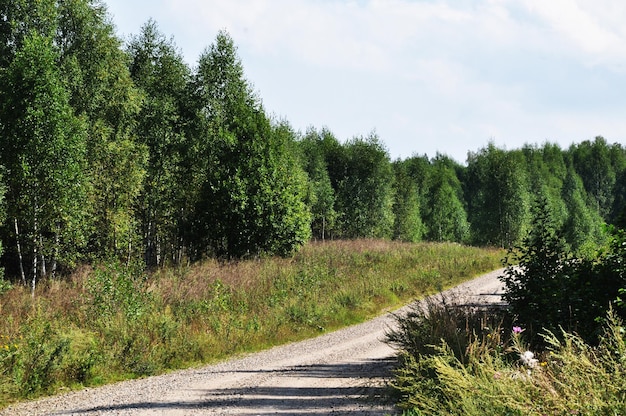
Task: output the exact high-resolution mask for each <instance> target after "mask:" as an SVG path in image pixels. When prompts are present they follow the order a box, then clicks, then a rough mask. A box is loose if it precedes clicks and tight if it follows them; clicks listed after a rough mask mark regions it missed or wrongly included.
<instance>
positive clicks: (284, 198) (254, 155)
mask: <svg viewBox="0 0 626 416" xmlns="http://www.w3.org/2000/svg"><path fill="white" fill-rule="evenodd" d="M196 84H197V90H198V97H199V103H200V104H201V108H200V110H199V111H200V112H201V113H202V114H204V115H205V123H206V125H207V126H208V129H207V136H206V139H205V144H204V146H206V147H205V148H204V149H203V151H204V152H205V154H206V155H208V156H209V161H210V163H209V164H208V165H207V166H206V171H205V172H202V174H203V175H204V179H203V183H202V185H201V188H200V193H199V197H198V201H197V206H196V212H197V220H196V221H197V225H196V228H197V229H196V230H195V232H196V233H197V237H196V241H195V242H194V243H195V244H196V251H197V255H198V256H200V255H202V254H213V255H216V256H218V257H222V258H223V257H233V258H237V257H254V256H259V255H263V254H269V255H272V254H279V255H287V254H290V253H292V252H293V251H294V250H296V249H297V248H298V247H300V246H301V245H302V244H303V243H304V242H305V241H306V240H307V239H308V238H309V235H310V218H309V213H308V210H307V207H306V205H305V203H304V200H305V197H306V177H305V175H304V174H303V172H302V170H301V168H300V166H299V165H297V163H296V159H295V158H294V157H293V155H292V154H291V153H290V150H289V146H288V142H289V141H290V140H293V134H292V132H291V129H290V128H289V127H288V126H287V125H284V124H283V125H278V126H272V125H271V124H270V122H269V120H268V119H267V117H266V116H265V114H264V112H263V108H262V106H261V104H260V103H259V100H258V99H257V97H256V96H255V95H254V94H253V93H252V91H251V89H250V87H249V86H248V83H247V82H246V80H245V79H244V78H243V69H242V66H241V62H240V60H239V57H238V56H237V53H236V48H235V45H234V43H233V41H232V39H231V38H230V36H229V35H228V34H227V33H225V32H220V33H219V34H218V36H217V39H216V43H215V44H214V45H212V46H211V47H210V48H208V49H207V50H206V51H205V53H204V54H203V55H202V56H201V57H200V61H199V68H198V74H197V80H196ZM215 166H219V169H215ZM217 213H219V215H218V214H217Z"/></svg>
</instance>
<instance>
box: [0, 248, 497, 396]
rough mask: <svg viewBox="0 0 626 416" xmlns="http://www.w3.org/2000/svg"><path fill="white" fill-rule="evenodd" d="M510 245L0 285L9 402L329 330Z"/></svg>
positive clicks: (454, 278)
mask: <svg viewBox="0 0 626 416" xmlns="http://www.w3.org/2000/svg"><path fill="white" fill-rule="evenodd" d="M503 254H504V253H503V252H502V251H499V250H491V249H479V248H473V247H465V246H461V245H458V244H426V243H423V244H405V243H399V242H389V241H379V240H358V241H334V242H326V243H311V244H309V245H307V246H306V247H304V248H303V249H302V250H301V251H300V252H299V253H298V254H297V255H296V256H294V257H293V258H287V259H285V258H269V259H261V260H255V261H242V262H233V263H226V264H224V263H218V262H215V261H205V262H203V263H200V264H195V265H192V266H189V267H183V268H170V269H163V270H159V271H156V272H154V273H150V274H147V273H145V272H144V271H143V270H141V269H140V268H137V267H127V266H123V265H120V264H103V265H98V266H94V267H93V268H92V267H84V268H83V269H81V270H80V271H78V272H76V273H74V274H73V275H72V276H70V277H69V278H67V279H64V280H55V281H48V282H45V284H42V285H40V288H39V289H38V292H37V293H36V296H35V297H34V298H32V297H31V296H30V294H29V292H28V290H27V289H26V288H22V287H14V288H12V289H10V290H8V291H6V292H5V293H3V294H2V295H0V314H1V315H2V317H3V319H2V321H1V322H0V407H2V406H6V405H8V404H10V403H11V402H14V401H17V400H22V399H28V398H34V397H38V396H41V395H46V394H54V393H56V392H59V391H62V390H64V389H68V388H69V389H72V388H80V387H82V386H92V385H98V384H103V383H108V382H113V381H118V380H122V379H128V378H133V377H142V376H149V375H154V374H159V373H163V372H166V371H168V370H172V369H178V368H184V367H189V366H195V365H199V364H203V363H208V362H213V361H216V360H220V359H223V358H225V357H229V356H232V355H235V354H238V353H241V352H249V351H256V350H260V349H264V348H267V347H270V346H273V345H278V344H281V343H285V342H290V341H295V340H299V339H303V338H306V337H311V336H315V335H318V334H320V333H322V332H325V331H330V330H333V329H336V328H339V327H342V326H346V325H349V324H353V323H356V322H361V321H363V320H365V319H367V318H370V317H372V316H374V315H377V314H379V313H381V312H382V311H385V310H389V309H391V308H395V307H398V306H400V305H402V304H405V303H407V302H408V301H410V300H413V299H414V298H416V297H421V296H424V295H427V294H431V293H435V292H436V291H438V290H441V289H444V288H447V287H450V286H453V285H455V284H457V283H460V282H461V281H464V280H467V279H469V278H471V277H473V276H476V275H478V274H480V273H482V272H485V271H489V270H493V269H495V268H497V267H499V266H500V264H501V263H500V261H501V258H502V256H503Z"/></svg>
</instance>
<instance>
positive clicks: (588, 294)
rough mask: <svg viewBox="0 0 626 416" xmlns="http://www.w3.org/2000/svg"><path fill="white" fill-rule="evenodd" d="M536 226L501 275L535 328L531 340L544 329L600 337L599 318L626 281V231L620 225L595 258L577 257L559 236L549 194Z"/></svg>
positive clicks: (517, 309) (515, 308)
mask: <svg viewBox="0 0 626 416" xmlns="http://www.w3.org/2000/svg"><path fill="white" fill-rule="evenodd" d="M532 225H533V226H532V230H531V232H530V233H529V235H528V236H527V237H526V238H525V239H524V241H523V244H522V246H521V247H518V248H517V249H516V250H515V251H512V252H510V255H512V258H510V259H508V260H507V264H508V267H507V269H506V272H505V275H504V276H502V278H501V279H502V281H503V282H504V284H505V294H504V298H505V300H506V301H507V302H508V303H509V305H510V307H511V311H512V313H514V314H515V315H516V316H517V317H518V319H519V321H520V322H521V323H522V324H523V325H525V326H527V327H528V328H529V330H530V340H531V341H535V340H537V334H538V333H539V332H540V330H541V329H542V328H547V329H548V330H550V331H552V332H556V333H558V330H559V328H561V327H563V328H565V329H567V330H570V331H576V333H578V334H579V335H580V336H581V337H582V338H583V339H585V340H586V341H587V342H590V343H594V342H596V341H597V339H596V337H597V335H598V331H599V324H598V321H599V320H600V319H601V318H602V317H603V316H604V315H605V313H606V311H607V309H608V308H609V307H610V306H611V304H612V303H613V302H614V301H615V300H616V299H617V298H618V295H619V289H620V288H623V287H624V286H625V282H626V275H625V274H624V272H623V265H622V262H623V260H624V248H623V241H624V234H623V232H622V231H619V230H614V231H613V238H612V241H611V243H610V245H609V246H608V248H607V249H606V251H605V252H602V253H600V254H599V255H596V256H595V258H577V257H575V256H574V255H573V254H572V252H571V251H569V250H568V249H567V246H566V245H565V244H564V240H563V239H562V238H560V237H559V236H558V234H557V231H556V227H555V226H554V223H553V221H552V219H551V215H550V211H549V206H548V203H547V201H546V200H545V199H540V200H539V201H538V203H537V205H536V206H535V208H534V218H533V223H532Z"/></svg>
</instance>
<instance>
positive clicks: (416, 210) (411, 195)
mask: <svg viewBox="0 0 626 416" xmlns="http://www.w3.org/2000/svg"><path fill="white" fill-rule="evenodd" d="M393 170H394V178H395V180H394V195H395V198H394V204H393V216H394V224H393V235H392V237H393V238H394V239H395V240H400V241H409V242H417V241H420V240H421V239H422V236H423V234H424V224H423V222H422V217H421V208H420V197H419V190H418V188H417V184H416V183H415V182H414V181H413V180H412V178H411V177H410V176H409V174H408V171H407V166H406V164H404V163H402V162H401V161H396V162H394V163H393Z"/></svg>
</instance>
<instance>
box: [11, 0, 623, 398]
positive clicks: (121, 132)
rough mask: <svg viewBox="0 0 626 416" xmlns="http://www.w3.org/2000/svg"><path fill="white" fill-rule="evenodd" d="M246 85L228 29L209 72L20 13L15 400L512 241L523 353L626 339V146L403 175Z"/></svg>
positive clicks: (51, 16)
mask: <svg viewBox="0 0 626 416" xmlns="http://www.w3.org/2000/svg"><path fill="white" fill-rule="evenodd" d="M244 73H245V71H244V67H243V63H242V62H241V60H240V58H239V56H238V53H237V47H236V45H235V42H234V40H233V39H232V38H231V37H230V35H229V34H228V33H227V32H225V31H220V32H219V33H217V34H216V37H215V40H214V42H213V43H212V44H210V45H208V47H207V48H206V49H205V50H204V51H203V52H202V54H201V55H200V56H199V57H198V59H197V62H195V63H194V65H190V64H189V63H187V62H185V60H184V59H183V55H182V53H181V51H179V49H178V47H177V46H176V44H175V43H174V40H173V39H172V38H170V37H168V36H167V35H166V34H163V33H161V32H160V31H159V27H158V24H157V22H154V21H152V20H150V21H148V22H146V24H145V25H144V26H143V27H142V28H141V30H140V33H138V34H137V35H135V36H130V37H129V38H128V39H127V41H123V40H122V39H120V38H119V37H118V36H117V35H116V33H115V26H114V22H112V19H111V16H109V15H108V13H107V9H106V4H105V3H104V2H102V1H99V0H37V1H34V0H0V316H1V317H2V322H0V402H7V401H11V400H15V399H19V398H26V397H35V396H37V395H40V394H47V393H50V392H54V391H58V389H59V388H74V387H79V386H82V385H93V384H99V383H105V382H108V381H113V380H117V379H123V378H128V377H137V376H144V375H150V374H157V373H159V372H162V371H167V370H169V369H172V368H179V367H182V366H187V365H193V364H196V363H201V362H207V361H211V360H214V359H219V358H221V357H225V356H227V355H230V354H234V353H237V352H241V351H248V350H253V349H258V348H263V347H266V346H270V345H274V344H276V343H281V342H285V341H287V340H293V339H299V338H302V337H305V336H311V335H313V334H316V333H319V332H322V331H325V330H329V329H332V328H336V327H338V326H341V325H345V324H349V323H352V322H357V321H360V320H362V319H365V317H367V316H371V315H373V314H375V313H379V312H380V311H381V310H383V309H385V308H389V307H393V306H397V305H399V304H401V303H403V302H405V301H408V300H411V299H413V298H414V297H420V296H422V295H424V294H427V293H431V292H433V291H434V290H436V289H438V288H443V287H447V286H449V285H452V284H454V283H456V282H458V281H460V280H462V279H467V278H469V277H472V276H474V275H476V274H477V273H479V272H482V271H486V270H492V269H494V268H495V267H497V265H498V261H497V259H499V258H501V257H503V256H504V252H502V250H505V249H509V248H511V247H519V248H518V249H513V250H512V251H511V252H510V255H509V257H508V258H509V259H510V264H511V265H517V264H519V266H520V268H509V269H508V271H507V274H506V277H505V278H504V280H503V281H504V282H505V284H506V286H507V301H508V302H509V304H510V306H511V311H510V316H511V317H514V318H515V319H517V322H518V325H519V326H520V327H523V328H524V332H523V334H522V336H521V338H522V339H521V340H520V342H522V341H523V342H527V343H529V345H530V346H532V348H535V349H537V353H538V354H539V353H541V352H540V351H539V349H540V348H541V349H542V351H543V349H545V348H548V347H549V346H551V345H553V343H552V342H551V341H550V338H548V339H546V338H544V337H543V336H542V334H543V331H544V328H545V329H548V330H550V331H552V333H553V334H556V336H557V338H559V339H569V338H567V336H565V335H563V337H561V335H560V334H561V327H563V329H565V330H566V331H568V332H567V333H568V334H571V333H573V332H575V333H576V334H578V336H580V337H581V339H583V340H584V341H585V342H586V343H590V344H591V345H593V344H598V342H599V345H608V344H607V342H609V341H606V340H605V341H602V339H600V340H599V341H598V338H597V336H598V334H599V333H601V329H600V327H598V326H596V324H597V323H598V319H599V320H602V319H604V318H605V315H604V312H605V310H606V308H607V306H608V302H612V304H613V305H614V306H615V308H616V309H615V313H616V314H617V315H616V319H617V317H621V311H622V310H621V309H620V308H621V307H622V305H623V302H622V299H624V296H626V294H624V293H622V292H620V291H623V290H625V286H624V284H623V280H620V279H622V277H623V270H622V268H623V266H621V264H622V263H621V262H622V260H623V257H624V256H623V248H620V247H621V246H618V245H616V244H614V241H623V238H622V237H621V234H619V232H616V233H613V234H611V233H608V232H606V230H607V227H608V226H607V224H610V225H611V226H614V227H616V228H615V230H619V229H620V228H622V229H623V228H624V227H626V214H625V213H626V148H624V146H623V145H622V144H620V143H613V144H611V143H609V142H607V140H606V139H605V138H603V137H601V136H598V137H595V138H593V139H591V138H590V140H585V141H583V142H581V143H578V144H572V145H571V146H570V147H569V148H567V149H561V148H560V147H559V146H558V145H555V144H551V143H549V142H546V143H543V144H541V145H539V144H527V145H525V146H523V147H522V148H521V149H512V150H505V149H500V148H497V147H496V146H495V145H494V144H493V143H489V144H487V145H486V146H485V147H484V148H482V149H478V150H476V151H469V152H468V157H467V160H466V161H461V163H459V162H458V161H455V160H452V159H451V158H449V157H447V156H446V155H443V154H437V155H435V156H434V157H429V156H427V155H421V156H420V155H418V152H419V149H415V151H416V153H415V154H414V155H413V156H411V157H409V158H406V159H404V160H393V161H392V160H391V156H390V154H389V152H388V150H387V149H386V147H385V145H384V142H383V140H382V139H381V138H380V137H378V136H377V135H376V134H375V133H371V134H368V135H366V136H356V137H351V138H346V137H344V138H337V137H336V136H335V135H334V134H333V133H332V132H331V131H329V130H328V129H327V128H324V127H322V128H319V127H315V126H311V127H310V128H308V129H306V131H295V130H294V129H293V128H292V127H291V126H290V124H289V122H288V120H277V119H276V118H274V117H271V116H269V115H268V112H267V111H266V109H265V108H264V106H263V103H262V100H261V97H260V92H258V91H255V90H254V88H253V83H251V82H250V81H248V80H247V79H246V78H245V76H244ZM407 139H410V140H414V142H415V143H419V141H420V140H430V139H432V138H429V137H412V138H407ZM533 201H542V202H540V203H538V204H537V206H539V207H540V210H542V211H541V212H545V213H547V214H546V215H548V214H549V217H550V219H549V221H547V220H546V221H543V220H542V218H547V216H544V217H541V216H540V215H538V214H537V211H536V210H535V211H533V209H532V206H533ZM555 236H558V238H557V237H555ZM620 239H621V240H620ZM314 241H316V242H314ZM469 246H475V247H497V249H478V248H470V247H469ZM599 247H604V251H598V250H599ZM620 250H621V251H620ZM616 273H617V274H616ZM420 319H421V318H420ZM611 322H617V321H611ZM615 325H617V324H615ZM608 328H609V329H610V328H613V329H615V328H617V327H616V326H613V327H611V326H610V325H609V327H608ZM476 334H477V335H476V337H478V335H479V334H480V332H477V333H476ZM420 336H422V335H420ZM472 336H474V335H473V332H472ZM431 338H432V336H431V337H429V339H431ZM605 338H606V337H605ZM572 339H573V338H572ZM576 339H578V338H576ZM603 339H604V338H603ZM607 339H610V338H607ZM480 340H481V338H476V339H470V340H469V341H468V345H470V346H471V345H473V347H471V348H470V351H473V350H474V349H476V350H481V348H482V347H481V345H482V344H476V343H477V342H481V341H480ZM429 342H432V341H429ZM577 342H578V341H576V342H574V344H576V343H577ZM611 342H612V341H611ZM615 342H617V341H615ZM509 344H510V342H509V341H508V340H506V339H504V340H503V344H502V345H507V347H506V348H509V347H508V345H509ZM576 345H577V344H576ZM611 345H612V344H611ZM465 349H467V348H465ZM458 354H461V352H457V355H458ZM433 357H434V356H433ZM416 360H417V358H416ZM481 360H482V358H481ZM485 360H486V358H485ZM417 362H419V360H417ZM505 362H506V363H507V365H509V364H508V363H509V362H508V361H506V360H505ZM455 365H456V364H455ZM498 365H499V364H498ZM503 365H504V364H503ZM455 368H457V369H463V368H464V367H458V366H457V367H455ZM550 368H551V367H550ZM428 371H429V372H428V373H429V374H431V375H433V376H436V373H435V372H434V370H432V369H430V370H428ZM463 371H465V370H463ZM555 371H556V370H555ZM615 371H617V370H615ZM548 390H549V389H548ZM466 391H467V392H471V391H472V390H471V389H469V388H468V389H466ZM407 400H408V399H407ZM407 403H409V402H407Z"/></svg>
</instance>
